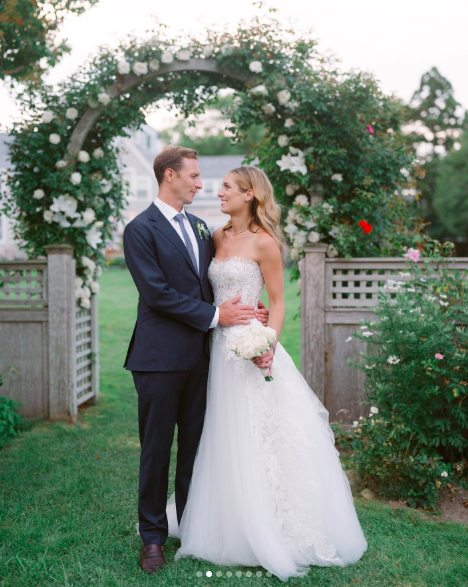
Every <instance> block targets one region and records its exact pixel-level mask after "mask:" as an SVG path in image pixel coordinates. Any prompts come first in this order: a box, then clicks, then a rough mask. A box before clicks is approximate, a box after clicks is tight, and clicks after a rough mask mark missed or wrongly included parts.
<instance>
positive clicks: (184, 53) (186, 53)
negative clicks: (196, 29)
mask: <svg viewBox="0 0 468 587" xmlns="http://www.w3.org/2000/svg"><path fill="white" fill-rule="evenodd" d="M176 57H177V59H178V60H179V61H189V60H190V57H192V51H190V49H182V50H181V51H179V52H178V53H177V55H176Z"/></svg>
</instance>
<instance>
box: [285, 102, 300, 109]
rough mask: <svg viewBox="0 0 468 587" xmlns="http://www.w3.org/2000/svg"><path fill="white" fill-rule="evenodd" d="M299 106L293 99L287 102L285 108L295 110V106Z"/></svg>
mask: <svg viewBox="0 0 468 587" xmlns="http://www.w3.org/2000/svg"><path fill="white" fill-rule="evenodd" d="M298 107H299V102H296V101H295V100H291V102H288V103H287V104H286V108H289V109H290V110H296V108H298Z"/></svg>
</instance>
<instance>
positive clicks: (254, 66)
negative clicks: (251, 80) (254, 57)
mask: <svg viewBox="0 0 468 587" xmlns="http://www.w3.org/2000/svg"><path fill="white" fill-rule="evenodd" d="M249 69H250V71H251V72H252V73H260V72H261V71H263V65H262V64H261V62H260V61H252V63H251V64H250V65H249Z"/></svg>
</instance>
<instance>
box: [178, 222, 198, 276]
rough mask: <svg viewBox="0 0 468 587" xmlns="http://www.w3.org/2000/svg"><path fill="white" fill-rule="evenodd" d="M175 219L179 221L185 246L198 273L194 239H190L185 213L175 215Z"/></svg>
mask: <svg viewBox="0 0 468 587" xmlns="http://www.w3.org/2000/svg"><path fill="white" fill-rule="evenodd" d="M174 220H176V221H177V222H178V223H179V226H180V230H181V231H182V235H183V237H184V242H185V246H186V247H187V251H188V252H189V255H190V258H191V259H192V263H193V267H194V269H195V271H196V272H197V274H198V265H197V261H196V259H195V251H194V250H193V245H192V241H191V240H190V237H189V235H188V233H187V230H186V229H185V225H184V215H183V214H177V216H174Z"/></svg>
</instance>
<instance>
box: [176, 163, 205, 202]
mask: <svg viewBox="0 0 468 587" xmlns="http://www.w3.org/2000/svg"><path fill="white" fill-rule="evenodd" d="M202 187H203V184H202V182H201V179H200V168H199V167H198V161H197V160H196V159H186V158H185V157H184V159H183V164H182V169H181V170H180V171H179V173H174V174H173V175H172V189H173V190H174V191H175V192H176V193H177V197H178V199H179V201H182V202H183V205H184V206H185V205H187V204H191V203H192V202H193V198H194V197H195V194H196V193H197V190H201V189H202Z"/></svg>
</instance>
